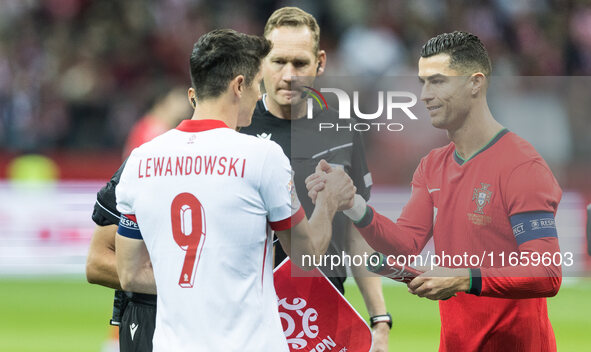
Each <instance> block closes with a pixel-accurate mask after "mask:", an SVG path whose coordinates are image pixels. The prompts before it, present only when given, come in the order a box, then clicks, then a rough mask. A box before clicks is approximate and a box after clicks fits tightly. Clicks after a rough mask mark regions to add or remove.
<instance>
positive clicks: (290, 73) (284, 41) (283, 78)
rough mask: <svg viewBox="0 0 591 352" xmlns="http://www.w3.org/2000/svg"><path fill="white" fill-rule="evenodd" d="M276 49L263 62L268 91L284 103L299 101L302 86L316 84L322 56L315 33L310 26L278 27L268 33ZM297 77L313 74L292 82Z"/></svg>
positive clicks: (279, 102)
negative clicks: (315, 45)
mask: <svg viewBox="0 0 591 352" xmlns="http://www.w3.org/2000/svg"><path fill="white" fill-rule="evenodd" d="M267 39H269V40H270V41H271V42H272V43H273V48H272V49H271V52H270V53H269V55H267V57H266V58H265V60H264V61H263V81H264V82H265V90H266V92H267V94H268V95H269V98H271V99H272V100H273V101H274V102H275V103H277V104H278V105H280V106H285V105H290V104H299V103H300V102H302V101H303V99H302V98H301V95H302V91H301V86H302V85H312V83H313V80H314V79H313V78H314V77H316V71H317V70H316V69H317V67H318V57H317V54H316V53H315V52H314V39H313V34H312V32H311V31H310V29H309V28H308V27H304V26H300V27H278V28H275V29H273V30H272V31H271V33H269V35H268V36H267ZM293 77H310V79H308V80H301V81H300V80H298V86H299V87H297V86H295V84H292V83H293V82H292V78H293Z"/></svg>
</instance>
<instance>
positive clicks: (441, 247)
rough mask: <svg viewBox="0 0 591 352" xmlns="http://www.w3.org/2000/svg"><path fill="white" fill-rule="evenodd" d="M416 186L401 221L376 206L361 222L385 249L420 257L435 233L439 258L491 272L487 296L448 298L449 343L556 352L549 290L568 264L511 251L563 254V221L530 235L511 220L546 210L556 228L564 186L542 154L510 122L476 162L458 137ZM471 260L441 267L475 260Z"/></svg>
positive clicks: (432, 158)
mask: <svg viewBox="0 0 591 352" xmlns="http://www.w3.org/2000/svg"><path fill="white" fill-rule="evenodd" d="M412 187H413V190H412V195H411V199H410V200H409V202H408V204H407V205H406V206H405V208H404V209H403V211H402V214H401V216H400V217H399V219H398V221H397V222H396V223H393V222H392V221H391V220H389V219H387V218H385V217H384V216H382V215H380V214H378V213H375V212H374V213H373V218H371V222H370V221H369V220H368V219H367V218H368V216H366V217H365V218H364V219H365V221H364V219H362V220H361V222H360V223H359V224H357V226H358V229H359V230H360V232H361V233H362V235H363V236H364V237H365V238H366V240H367V241H368V243H369V244H370V245H371V246H372V247H373V248H374V249H376V250H378V251H381V252H382V253H384V254H396V255H399V254H402V255H409V254H418V253H419V252H420V251H421V250H422V248H423V247H424V246H425V244H426V242H427V241H428V240H429V238H430V237H431V236H433V240H434V243H435V251H436V254H437V255H438V256H440V257H442V256H443V254H445V255H449V256H454V255H462V256H463V255H464V254H467V255H468V256H471V255H476V256H478V258H479V259H480V262H479V265H478V267H479V269H478V270H479V271H480V272H481V275H482V278H480V277H478V278H476V277H475V278H473V282H474V281H476V280H477V281H478V285H479V286H480V287H478V290H476V291H480V292H476V294H479V295H480V296H477V295H472V294H468V293H458V294H457V297H452V298H451V299H448V300H446V301H440V303H439V308H440V313H441V342H440V350H442V351H453V350H458V351H503V350H507V351H508V350H511V351H555V350H556V342H555V339H554V333H553V331H552V326H551V325H550V321H549V319H548V313H547V308H546V298H544V297H546V296H552V295H554V294H556V292H557V290H558V287H559V286H560V281H561V271H560V266H556V265H547V266H545V265H541V264H540V265H538V266H533V265H526V266H520V267H511V266H509V264H508V256H509V254H510V253H517V254H519V253H520V252H540V253H541V252H551V253H554V252H558V251H559V247H558V239H557V237H556V235H555V227H554V235H548V232H545V231H539V232H530V233H526V234H523V233H521V232H518V231H517V232H516V231H515V229H514V228H513V227H512V224H511V217H512V216H515V215H516V214H520V215H521V214H529V213H532V212H542V213H544V214H549V215H548V216H549V217H551V220H550V219H542V220H548V222H549V223H550V224H551V225H552V226H554V218H553V215H554V214H555V213H556V209H557V207H558V203H559V201H560V198H561V195H562V191H561V189H560V187H559V185H558V183H557V181H556V179H555V178H554V176H553V175H552V172H551V171H550V169H549V167H548V165H547V164H546V163H545V161H544V160H543V159H542V157H541V156H540V155H539V154H538V153H537V152H536V151H535V149H534V148H533V147H532V146H531V145H530V144H529V143H528V142H527V141H525V140H524V139H522V138H520V137H519V136H517V135H516V134H514V133H512V132H509V131H507V130H506V129H504V130H502V131H501V132H499V133H498V134H497V135H496V136H495V137H494V138H493V139H492V140H491V141H490V142H489V143H488V144H487V145H486V146H485V147H483V148H482V149H481V150H480V151H478V152H477V153H475V154H474V155H473V156H472V157H471V158H470V159H468V160H463V159H461V158H460V157H459V156H458V155H457V153H456V151H455V145H454V144H453V143H450V144H449V145H447V146H445V147H442V148H438V149H435V150H433V151H431V152H430V153H429V154H428V155H427V156H426V157H424V158H423V159H422V160H421V162H420V164H419V166H418V168H417V170H416V171H415V174H414V176H413V181H412ZM370 213H371V212H370ZM520 215H518V216H520ZM543 224H545V223H544V222H543ZM532 233H533V235H532ZM538 234H539V235H538ZM502 252H504V255H505V258H504V259H505V260H504V265H502V263H501V253H502ZM491 253H492V254H491ZM465 258H466V257H464V260H462V261H461V263H460V262H459V261H458V262H456V263H455V264H454V263H449V262H445V263H443V264H441V266H445V267H474V266H473V265H474V264H469V263H468V264H467V263H466V260H465ZM456 259H457V258H456ZM473 259H476V257H473ZM472 292H473V290H471V293H472ZM485 296H488V297H485ZM525 298H527V299H525Z"/></svg>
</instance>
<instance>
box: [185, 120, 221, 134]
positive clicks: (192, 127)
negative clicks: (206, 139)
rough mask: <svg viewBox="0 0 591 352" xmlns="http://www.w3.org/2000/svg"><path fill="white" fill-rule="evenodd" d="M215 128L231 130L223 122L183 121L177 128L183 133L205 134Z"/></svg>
mask: <svg viewBox="0 0 591 352" xmlns="http://www.w3.org/2000/svg"><path fill="white" fill-rule="evenodd" d="M215 128H229V127H228V125H226V124H225V123H224V121H221V120H213V119H208V120H183V121H181V123H180V124H179V125H178V126H177V128H176V129H177V130H179V131H183V132H203V131H208V130H213V129H215Z"/></svg>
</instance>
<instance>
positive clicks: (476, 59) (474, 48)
mask: <svg viewBox="0 0 591 352" xmlns="http://www.w3.org/2000/svg"><path fill="white" fill-rule="evenodd" d="M437 54H448V55H449V56H450V67H451V68H453V69H458V70H459V71H466V70H468V71H471V72H472V73H473V72H482V73H484V74H485V75H486V76H487V77H488V76H490V74H491V72H492V67H491V63H490V58H489V57H488V52H487V51H486V48H485V47H484V44H482V42H481V41H480V39H479V38H478V37H477V36H475V35H474V34H471V33H466V32H460V31H455V32H453V33H442V34H440V35H438V36H436V37H433V38H431V39H429V40H428V41H427V43H425V45H423V47H422V49H421V57H429V56H433V55H437Z"/></svg>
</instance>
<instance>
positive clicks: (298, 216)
mask: <svg viewBox="0 0 591 352" xmlns="http://www.w3.org/2000/svg"><path fill="white" fill-rule="evenodd" d="M304 217H306V213H304V209H303V208H302V207H301V206H300V208H299V209H298V211H296V212H295V213H294V214H293V215H292V216H290V217H288V218H287V219H283V220H279V221H273V222H271V221H269V225H270V226H271V229H273V231H284V230H289V229H291V228H293V227H294V226H296V225H297V224H299V223H300V221H302V220H303V219H304Z"/></svg>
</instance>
